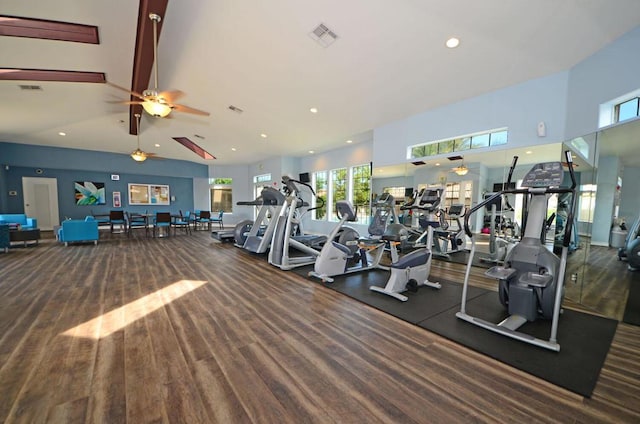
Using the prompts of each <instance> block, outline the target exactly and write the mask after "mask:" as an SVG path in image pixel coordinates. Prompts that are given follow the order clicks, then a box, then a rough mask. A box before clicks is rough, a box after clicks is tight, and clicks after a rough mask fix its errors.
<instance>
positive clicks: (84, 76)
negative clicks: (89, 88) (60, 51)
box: [0, 68, 106, 83]
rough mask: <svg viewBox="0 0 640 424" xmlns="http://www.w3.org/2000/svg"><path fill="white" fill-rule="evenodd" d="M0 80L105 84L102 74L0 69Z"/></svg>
mask: <svg viewBox="0 0 640 424" xmlns="http://www.w3.org/2000/svg"><path fill="white" fill-rule="evenodd" d="M0 80H6V81H10V80H15V81H59V82H92V83H105V82H106V78H105V75H104V72H83V71H58V70H51V69H20V68H0Z"/></svg>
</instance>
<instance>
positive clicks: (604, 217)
mask: <svg viewBox="0 0 640 424" xmlns="http://www.w3.org/2000/svg"><path fill="white" fill-rule="evenodd" d="M599 164H600V165H599V167H598V173H597V176H596V178H597V184H598V191H597V192H596V207H595V210H594V212H593V225H592V227H591V244H594V245H596V246H608V245H609V232H610V231H611V224H612V223H613V207H614V202H615V195H616V185H617V183H618V175H620V160H619V159H618V158H617V157H614V156H606V157H601V158H600V160H599Z"/></svg>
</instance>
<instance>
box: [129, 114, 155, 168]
mask: <svg viewBox="0 0 640 424" xmlns="http://www.w3.org/2000/svg"><path fill="white" fill-rule="evenodd" d="M136 122H137V124H138V131H137V133H138V134H137V140H138V147H137V148H136V150H134V151H133V152H131V159H133V160H135V161H136V162H144V161H145V160H147V159H160V158H158V157H157V156H156V154H155V153H149V152H144V151H142V149H140V114H139V113H136Z"/></svg>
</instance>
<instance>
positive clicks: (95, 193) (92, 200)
mask: <svg viewBox="0 0 640 424" xmlns="http://www.w3.org/2000/svg"><path fill="white" fill-rule="evenodd" d="M74 184H75V199H76V205H78V206H86V205H106V204H107V199H106V197H105V193H104V183H97V182H93V181H76V182H75V183H74Z"/></svg>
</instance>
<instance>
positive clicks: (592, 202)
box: [578, 184, 598, 223]
mask: <svg viewBox="0 0 640 424" xmlns="http://www.w3.org/2000/svg"><path fill="white" fill-rule="evenodd" d="M597 188H598V186H597V185H596V184H583V185H581V186H580V197H578V221H580V222H590V223H593V210H594V209H595V207H596V190H597Z"/></svg>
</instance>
